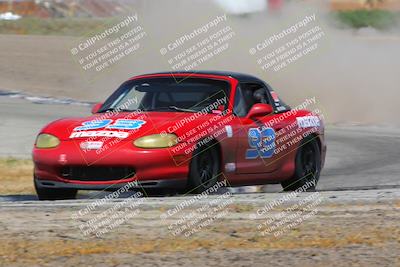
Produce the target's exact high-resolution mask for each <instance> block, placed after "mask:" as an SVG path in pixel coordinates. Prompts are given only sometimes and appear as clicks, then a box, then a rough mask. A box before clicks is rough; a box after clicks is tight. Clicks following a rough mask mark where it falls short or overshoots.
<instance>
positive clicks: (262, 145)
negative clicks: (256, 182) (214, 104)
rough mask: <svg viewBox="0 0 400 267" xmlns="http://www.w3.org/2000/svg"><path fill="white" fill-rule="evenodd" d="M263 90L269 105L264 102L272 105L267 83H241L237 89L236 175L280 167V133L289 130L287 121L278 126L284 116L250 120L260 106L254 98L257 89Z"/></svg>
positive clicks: (271, 115) (271, 170)
mask: <svg viewBox="0 0 400 267" xmlns="http://www.w3.org/2000/svg"><path fill="white" fill-rule="evenodd" d="M257 85H258V86H259V88H258V89H257ZM260 89H262V90H265V91H264V92H265V95H266V96H267V99H266V100H265V101H266V102H267V103H265V102H264V103H265V104H272V103H271V101H273V100H271V96H270V95H269V94H268V91H267V88H266V87H265V86H264V85H263V84H254V83H252V86H248V85H246V84H240V85H239V86H238V88H237V90H236V95H235V104H234V112H235V114H236V116H237V124H236V125H237V127H238V128H239V129H237V130H236V132H237V135H236V136H237V138H238V139H237V140H238V148H237V150H236V173H238V174H252V173H268V172H273V171H275V170H276V169H278V167H279V166H280V158H279V157H278V156H277V155H276V154H275V153H274V152H275V138H276V132H277V131H279V130H280V129H281V128H283V127H285V125H284V123H283V122H280V123H276V121H277V118H278V116H280V115H281V114H275V113H273V114H269V115H266V116H263V117H260V118H256V119H250V118H247V117H246V115H247V113H248V112H249V110H250V109H251V107H252V105H254V104H255V103H257V101H254V99H253V100H252V99H251V97H253V94H254V92H255V91H256V90H260ZM262 90H261V91H262ZM258 103H259V102H258Z"/></svg>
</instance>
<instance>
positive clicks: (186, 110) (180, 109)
mask: <svg viewBox="0 0 400 267" xmlns="http://www.w3.org/2000/svg"><path fill="white" fill-rule="evenodd" d="M163 109H172V110H176V111H181V112H197V110H193V109H187V108H179V107H177V106H168V107H157V108H153V109H147V110H146V111H156V110H163Z"/></svg>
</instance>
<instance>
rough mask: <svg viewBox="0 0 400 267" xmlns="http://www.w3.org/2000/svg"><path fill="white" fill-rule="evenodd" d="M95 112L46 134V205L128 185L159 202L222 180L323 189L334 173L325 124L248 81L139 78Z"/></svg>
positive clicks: (39, 174) (39, 165) (39, 184)
mask: <svg viewBox="0 0 400 267" xmlns="http://www.w3.org/2000/svg"><path fill="white" fill-rule="evenodd" d="M92 113H93V115H91V116H89V117H85V118H64V119H60V120H57V121H54V122H52V123H50V124H48V125H47V126H46V127H44V128H43V129H42V130H41V131H40V133H39V135H38V137H37V139H36V142H35V146H34V149H33V161H34V184H35V188H36V192H37V194H38V197H39V199H41V200H55V199H71V198H75V196H76V193H77V190H118V189H120V188H122V187H124V186H127V185H129V187H130V188H129V189H133V190H143V191H144V192H147V193H149V194H157V193H162V194H167V192H168V193H171V192H193V193H201V192H203V191H205V190H208V189H210V188H211V187H213V186H215V185H216V184H217V183H219V182H222V181H223V182H224V183H225V184H226V185H227V186H240V185H259V184H267V183H280V184H282V186H283V188H284V190H296V189H300V190H313V189H315V186H316V184H317V182H318V178H319V176H320V172H321V169H322V167H323V165H324V159H325V153H326V144H325V139H324V125H323V122H322V116H320V115H319V114H316V113H314V112H311V111H307V110H303V109H296V108H295V109H291V108H290V107H289V106H288V105H286V104H285V103H284V102H283V101H282V100H281V99H280V98H279V97H278V95H277V94H276V92H274V91H273V89H272V88H271V87H270V86H269V85H268V84H267V83H265V82H263V81H262V80H260V79H258V78H256V77H253V76H250V75H246V74H240V73H233V72H216V71H208V72H206V71H203V72H196V73H188V72H172V73H171V72H168V73H154V74H147V75H141V76H137V77H134V78H132V79H130V80H128V81H126V82H125V83H123V84H122V85H121V86H120V87H119V88H118V89H117V90H116V91H115V92H114V93H113V94H112V95H111V96H110V97H109V98H108V99H107V100H106V101H105V102H104V103H99V104H96V105H95V106H94V107H93V109H92Z"/></svg>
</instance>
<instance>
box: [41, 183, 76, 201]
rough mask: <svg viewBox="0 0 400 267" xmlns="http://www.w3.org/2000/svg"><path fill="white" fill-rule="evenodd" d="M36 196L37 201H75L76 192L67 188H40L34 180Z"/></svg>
mask: <svg viewBox="0 0 400 267" xmlns="http://www.w3.org/2000/svg"><path fill="white" fill-rule="evenodd" d="M34 184H35V190H36V194H37V195H38V198H39V200H63V199H75V198H76V194H77V192H78V190H76V189H69V188H47V187H40V186H39V185H38V184H37V182H36V180H35V181H34Z"/></svg>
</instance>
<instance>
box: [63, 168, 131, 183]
mask: <svg viewBox="0 0 400 267" xmlns="http://www.w3.org/2000/svg"><path fill="white" fill-rule="evenodd" d="M134 175H135V170H134V169H133V168H132V167H109V166H65V167H63V168H61V177H63V178H64V179H68V180H77V181H113V180H122V179H128V178H130V177H133V176H134Z"/></svg>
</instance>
